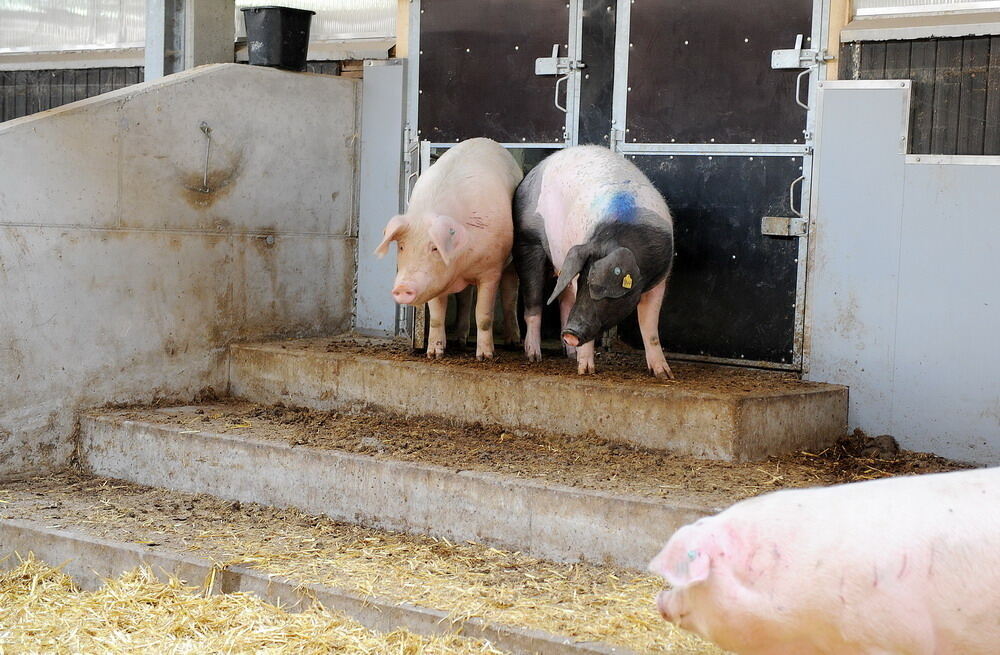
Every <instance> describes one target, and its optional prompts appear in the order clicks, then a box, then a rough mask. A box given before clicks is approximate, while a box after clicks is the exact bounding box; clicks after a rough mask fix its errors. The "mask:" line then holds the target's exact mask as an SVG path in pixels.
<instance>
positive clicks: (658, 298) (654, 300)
mask: <svg viewBox="0 0 1000 655" xmlns="http://www.w3.org/2000/svg"><path fill="white" fill-rule="evenodd" d="M666 291H667V281H666V280H663V281H662V282H660V283H659V284H657V285H656V286H655V287H653V288H652V289H650V290H649V291H647V292H646V293H644V294H642V298H641V299H640V300H639V307H638V314H639V331H640V332H642V345H643V346H644V347H645V349H646V368H648V369H649V371H650V372H651V373H652V374H653V375H655V376H656V377H658V378H670V379H671V380H672V379H673V378H674V374H673V373H672V372H671V371H670V366H669V365H668V364H667V358H666V357H664V356H663V348H662V347H661V346H660V307H662V306H663V295H664V294H665V293H666Z"/></svg>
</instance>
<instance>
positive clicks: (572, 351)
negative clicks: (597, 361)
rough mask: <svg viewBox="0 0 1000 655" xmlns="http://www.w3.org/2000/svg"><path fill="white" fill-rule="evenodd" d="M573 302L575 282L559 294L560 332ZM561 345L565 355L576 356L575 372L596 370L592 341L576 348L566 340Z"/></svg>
mask: <svg viewBox="0 0 1000 655" xmlns="http://www.w3.org/2000/svg"><path fill="white" fill-rule="evenodd" d="M575 304H576V282H574V283H573V284H571V285H569V286H568V287H566V290H565V291H563V292H562V294H561V295H560V296H559V319H560V323H561V325H560V328H561V329H560V332H561V331H562V330H565V329H566V323H567V322H568V321H569V315H570V312H572V311H573V305H575ZM563 347H564V348H565V349H566V356H567V357H570V358H573V357H576V372H577V374H579V375H588V374H590V373H596V372H597V367H596V366H595V365H594V353H595V351H596V348H595V343H594V342H593V341H588V342H587V343H583V344H580V345H579V346H578V347H576V348H574V347H573V346H571V345H569V344H567V343H566V342H563Z"/></svg>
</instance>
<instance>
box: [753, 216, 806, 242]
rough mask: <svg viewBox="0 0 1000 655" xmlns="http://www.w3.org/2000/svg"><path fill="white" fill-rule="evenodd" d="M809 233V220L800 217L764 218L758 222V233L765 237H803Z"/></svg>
mask: <svg viewBox="0 0 1000 655" xmlns="http://www.w3.org/2000/svg"><path fill="white" fill-rule="evenodd" d="M808 231H809V219H806V218H802V217H801V216H765V217H764V218H762V219H761V220H760V233H761V234H762V235H764V236H766V237H804V236H805V235H806V233H807V232H808Z"/></svg>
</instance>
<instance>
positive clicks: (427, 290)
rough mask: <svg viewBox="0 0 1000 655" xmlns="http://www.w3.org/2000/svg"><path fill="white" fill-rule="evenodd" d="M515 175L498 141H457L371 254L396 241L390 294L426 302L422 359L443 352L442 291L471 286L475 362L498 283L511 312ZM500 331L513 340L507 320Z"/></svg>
mask: <svg viewBox="0 0 1000 655" xmlns="http://www.w3.org/2000/svg"><path fill="white" fill-rule="evenodd" d="M522 177H523V174H522V173H521V168H520V167H519V166H518V165H517V162H515V161H514V158H513V157H511V155H510V153H509V152H507V151H506V150H505V149H504V148H503V147H502V146H501V145H500V144H498V143H497V142H495V141H491V140H490V139H482V138H480V139H469V140H468V141H463V142H462V143H460V144H458V145H456V146H454V147H452V148H449V149H448V151H447V152H446V153H445V154H444V155H442V156H441V158H440V159H438V160H437V162H435V163H434V165H433V166H431V167H430V168H429V169H428V170H427V172H426V173H424V174H422V175H421V176H420V179H419V180H417V183H416V185H414V187H413V193H412V195H411V196H410V204H409V208H408V209H407V212H406V213H405V214H403V215H399V216H395V217H393V218H392V220H390V221H389V224H388V225H387V226H386V228H385V238H384V239H383V240H382V243H381V244H379V247H378V248H377V249H376V250H375V253H376V254H377V255H379V256H382V255H384V254H385V253H386V251H387V250H388V248H389V243H390V242H392V241H396V242H397V253H398V256H397V273H396V282H395V286H394V288H393V290H392V296H393V298H394V299H395V300H396V302H397V303H399V304H401V305H422V304H424V303H427V308H428V311H429V313H430V331H429V333H428V335H427V356H428V357H432V358H439V357H441V356H442V355H444V351H445V312H446V310H447V308H448V295H449V294H452V293H458V292H460V291H462V290H464V289H465V288H466V287H468V286H469V285H475V286H476V289H477V291H478V295H477V297H476V358H477V359H488V358H491V357H493V308H494V302H495V300H496V296H497V289H498V287H500V286H501V283H502V287H503V289H502V296H503V300H504V315H505V316H507V317H514V316H515V312H516V310H515V305H516V302H517V277H516V275H515V274H514V270H513V267H512V266H509V262H510V250H511V245H512V243H513V239H514V227H513V222H512V219H511V205H512V202H513V197H514V189H516V188H517V185H518V183H520V181H521V178H522ZM505 328H506V330H507V332H508V334H506V338H507V340H508V343H510V342H511V341H519V336H518V335H517V334H516V330H517V323H516V322H515V321H514V320H513V318H512V319H511V320H509V321H507V322H506V324H505ZM511 330H514V331H515V334H511V333H510V332H511Z"/></svg>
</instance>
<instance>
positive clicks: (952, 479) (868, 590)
mask: <svg viewBox="0 0 1000 655" xmlns="http://www.w3.org/2000/svg"><path fill="white" fill-rule="evenodd" d="M650 569H651V570H652V571H653V572H654V573H658V574H660V575H662V576H663V577H664V578H665V579H666V580H667V582H668V583H669V584H670V585H671V586H672V587H673V588H672V589H671V590H669V591H663V592H661V593H660V595H659V597H658V598H657V604H658V606H659V608H660V612H661V613H662V614H663V616H664V618H666V619H667V620H668V621H671V622H673V623H676V624H677V625H679V626H680V627H682V628H685V629H687V630H690V631H691V632H694V633H697V634H699V635H701V636H703V637H706V638H707V639H710V640H712V641H714V642H716V643H717V644H719V645H720V646H722V647H723V648H726V649H729V650H732V651H734V652H736V653H741V654H746V655H756V654H779V653H780V654H783V655H785V654H787V655H813V654H819V653H822V654H823V655H876V654H877V655H890V654H892V655H932V654H933V655H948V654H953V655H986V654H990V655H995V654H997V653H1000V468H995V469H986V470H976V471H963V472H958V473H942V474H937V475H927V476H919V477H905V478H893V479H887V480H876V481H872V482H862V483H855V484H848V485H840V486H836V487H828V488H820V489H805V490H789V491H779V492H776V493H772V494H768V495H766V496H762V497H759V498H753V499H750V500H746V501H743V502H741V503H738V504H736V505H734V506H733V507H731V508H730V509H728V510H726V511H724V512H722V513H720V514H717V515H715V516H712V517H709V518H705V519H702V520H700V521H697V522H695V523H692V524H691V525H688V526H685V527H683V528H681V529H680V530H679V531H677V532H676V533H675V534H674V536H673V537H672V538H671V539H670V541H669V542H667V545H666V547H665V548H664V549H663V550H662V551H661V552H660V554H659V555H657V556H656V558H654V559H653V561H652V562H651V563H650Z"/></svg>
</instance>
